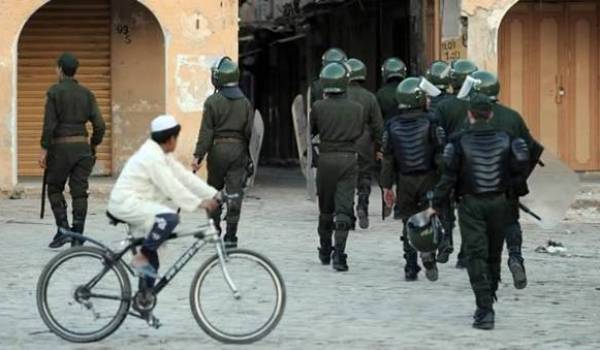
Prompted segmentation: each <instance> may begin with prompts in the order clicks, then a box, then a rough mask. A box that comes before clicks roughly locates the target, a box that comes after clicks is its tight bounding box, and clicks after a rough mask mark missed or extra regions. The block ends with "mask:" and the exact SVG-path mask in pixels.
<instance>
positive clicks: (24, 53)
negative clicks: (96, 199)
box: [17, 0, 111, 176]
mask: <svg viewBox="0 0 600 350" xmlns="http://www.w3.org/2000/svg"><path fill="white" fill-rule="evenodd" d="M110 23H111V20H110V2H109V0H88V1H74V0H53V1H50V2H49V3H47V4H46V5H44V6H43V7H42V8H40V9H39V10H38V11H37V12H36V13H34V14H33V16H31V18H30V19H29V21H28V22H27V24H26V25H25V27H24V28H23V32H22V34H21V37H20V39H19V47H18V78H17V85H18V97H17V139H18V149H17V152H18V174H19V176H40V175H41V174H42V170H41V169H40V168H39V166H38V165H37V160H38V156H39V152H40V137H41V133H42V124H43V118H44V104H45V99H46V90H47V89H48V88H49V87H50V86H51V85H52V84H55V83H56V82H57V76H56V72H55V69H56V60H57V58H58V56H59V55H60V54H61V53H62V52H64V51H70V52H73V53H74V54H75V55H76V56H77V57H78V58H79V64H80V68H79V71H78V72H77V75H76V79H77V80H78V81H79V82H80V83H81V84H83V85H84V86H86V87H87V88H89V89H90V90H92V92H94V94H95V95H96V99H97V102H98V106H99V107H100V111H101V113H102V116H103V117H104V120H105V122H106V127H107V130H106V135H105V137H104V141H103V142H102V144H101V145H100V146H99V147H98V150H97V151H98V153H97V157H98V160H97V163H96V168H95V171H94V172H95V173H97V174H101V175H109V174H110V171H111V122H110V121H111V107H110V106H111V90H110V89H111V80H110V79H111V78H110Z"/></svg>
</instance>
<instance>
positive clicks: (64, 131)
mask: <svg viewBox="0 0 600 350" xmlns="http://www.w3.org/2000/svg"><path fill="white" fill-rule="evenodd" d="M58 66H59V67H60V68H61V70H62V77H61V80H60V82H59V83H58V84H55V85H53V86H52V87H50V89H48V92H47V93H46V107H45V112H44V126H43V132H42V138H41V146H42V148H43V149H45V150H47V151H48V156H47V169H46V183H47V185H48V200H49V201H50V205H51V207H52V212H53V213H54V218H55V220H56V225H57V226H58V227H59V228H65V229H68V228H69V222H68V218H67V203H66V201H65V197H64V195H63V191H64V189H65V184H66V182H67V180H68V181H69V189H70V192H71V198H72V200H73V203H72V205H73V225H72V227H71V230H72V231H73V232H76V233H79V234H83V231H84V226H85V219H86V216H87V197H88V187H89V184H88V178H89V176H90V174H91V172H92V168H93V167H94V162H95V149H96V146H98V145H99V144H100V143H101V142H102V138H103V136H104V132H105V124H104V120H103V119H102V116H101V114H100V110H99V109H98V105H97V103H96V98H95V97H94V94H93V93H92V92H91V91H90V90H88V89H87V88H85V87H84V86H82V85H80V84H79V83H78V82H77V80H75V79H74V78H73V75H74V74H75V72H76V71H77V67H78V61H77V58H76V57H75V56H73V55H71V54H68V53H65V54H63V55H62V56H61V57H60V58H59V60H58ZM87 122H91V123H92V130H93V133H92V137H91V139H90V140H89V142H90V143H91V146H90V144H89V143H88V133H87V129H86V124H87ZM65 242H66V239H63V238H62V236H61V235H60V234H57V235H56V236H55V239H54V240H53V242H52V243H51V247H53V248H55V247H59V246H61V245H62V244H64V243H65ZM73 243H74V244H77V243H78V242H73Z"/></svg>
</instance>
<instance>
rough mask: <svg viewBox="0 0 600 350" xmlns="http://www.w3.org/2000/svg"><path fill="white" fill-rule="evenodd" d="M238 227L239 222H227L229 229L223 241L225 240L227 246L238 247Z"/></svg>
mask: <svg viewBox="0 0 600 350" xmlns="http://www.w3.org/2000/svg"><path fill="white" fill-rule="evenodd" d="M237 229H238V223H237V222H235V223H233V222H228V223H227V231H226V232H225V237H223V241H225V248H237V242H238V238H237Z"/></svg>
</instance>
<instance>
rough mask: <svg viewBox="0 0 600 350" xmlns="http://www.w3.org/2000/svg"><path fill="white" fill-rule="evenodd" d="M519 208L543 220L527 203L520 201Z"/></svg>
mask: <svg viewBox="0 0 600 350" xmlns="http://www.w3.org/2000/svg"><path fill="white" fill-rule="evenodd" d="M519 209H521V210H522V211H524V212H526V213H527V214H529V215H531V216H533V217H534V218H535V219H536V220H538V221H542V218H541V217H540V216H539V215H537V214H536V213H534V212H533V211H532V210H531V209H529V208H528V207H527V206H526V205H525V204H523V203H521V202H519Z"/></svg>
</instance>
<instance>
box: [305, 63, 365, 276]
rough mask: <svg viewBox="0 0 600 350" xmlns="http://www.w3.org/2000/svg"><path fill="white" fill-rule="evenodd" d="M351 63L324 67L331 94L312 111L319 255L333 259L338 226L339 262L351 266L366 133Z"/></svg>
mask: <svg viewBox="0 0 600 350" xmlns="http://www.w3.org/2000/svg"><path fill="white" fill-rule="evenodd" d="M348 73H349V72H347V70H346V67H345V66H344V65H342V64H340V63H331V64H329V65H327V66H325V67H324V68H323V70H322V71H321V80H322V81H323V86H324V90H325V94H326V98H325V99H323V100H320V101H317V102H316V103H315V104H314V106H313V108H312V110H311V114H310V123H311V133H312V134H313V135H319V139H320V144H319V160H318V167H317V195H318V197H319V226H318V234H319V240H320V248H319V259H320V260H321V262H322V263H323V264H328V263H329V262H330V256H331V252H332V233H333V231H334V229H335V235H334V238H335V247H334V248H333V249H334V254H333V260H334V261H333V267H334V268H335V269H336V270H339V271H345V270H347V269H348V266H347V263H346V257H347V256H346V254H345V247H346V240H347V237H348V231H349V230H350V228H351V226H352V221H353V216H354V215H353V214H354V211H353V208H352V204H353V203H354V189H355V187H356V179H357V175H358V161H357V155H356V140H358V138H359V137H360V136H361V135H362V132H363V125H364V122H363V109H362V107H361V105H360V104H358V103H356V102H353V101H351V100H349V99H348V97H347V94H346V93H345V91H346V89H347V84H348V81H347V80H348V76H347V74H348Z"/></svg>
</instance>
